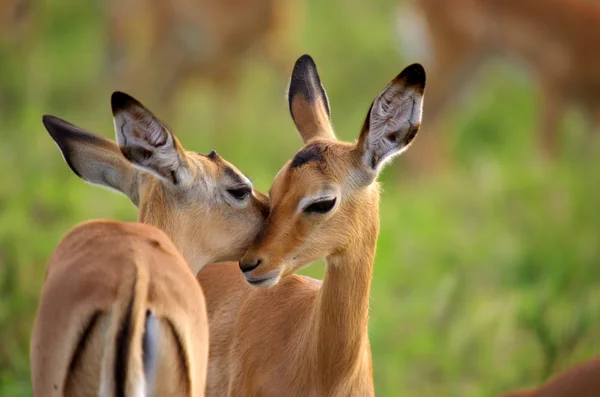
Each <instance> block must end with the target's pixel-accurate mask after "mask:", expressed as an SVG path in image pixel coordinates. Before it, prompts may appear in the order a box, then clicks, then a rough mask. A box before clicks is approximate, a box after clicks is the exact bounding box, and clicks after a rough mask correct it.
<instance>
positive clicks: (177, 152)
mask: <svg viewBox="0 0 600 397" xmlns="http://www.w3.org/2000/svg"><path fill="white" fill-rule="evenodd" d="M111 104H112V110H113V116H114V124H115V133H116V135H117V141H118V142H119V146H120V148H121V152H122V153H123V155H124V156H125V158H127V159H128V160H129V161H130V162H131V163H132V164H134V165H136V166H138V167H140V168H142V169H144V170H145V171H148V172H151V173H153V174H155V175H157V176H158V177H160V178H163V179H165V180H167V181H169V182H171V183H173V184H180V183H183V184H186V183H187V182H189V180H190V179H191V177H190V172H189V169H188V165H187V161H186V154H185V150H184V149H183V147H182V146H181V144H180V143H179V141H178V140H177V138H176V137H175V135H174V134H173V133H171V132H170V131H169V129H168V128H167V127H166V126H165V125H164V124H163V123H162V122H161V121H160V120H159V119H158V118H157V117H156V116H154V114H152V112H150V111H149V110H148V109H146V108H145V107H144V106H143V105H142V104H141V103H140V102H138V101H137V100H136V99H134V98H132V97H130V96H129V95H127V94H125V93H122V92H115V93H113V95H112V98H111Z"/></svg>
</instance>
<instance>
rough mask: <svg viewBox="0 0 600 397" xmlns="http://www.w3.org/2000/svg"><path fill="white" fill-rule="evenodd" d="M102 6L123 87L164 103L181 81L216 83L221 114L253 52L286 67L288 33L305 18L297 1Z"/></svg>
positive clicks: (180, 0)
mask: <svg viewBox="0 0 600 397" xmlns="http://www.w3.org/2000/svg"><path fill="white" fill-rule="evenodd" d="M107 7H108V15H109V18H108V25H107V28H108V37H109V46H110V50H111V52H112V53H113V57H114V65H113V70H114V75H115V77H116V82H118V84H119V85H118V87H119V88H120V89H126V90H128V91H132V92H135V93H136V95H142V94H143V95H145V96H148V95H155V96H154V99H156V100H157V101H160V103H162V104H166V105H169V104H170V103H171V102H172V101H173V99H174V97H175V96H176V94H177V92H178V91H179V90H180V89H181V88H182V87H183V86H184V84H186V83H188V82H189V81H190V80H192V79H196V80H202V81H204V82H207V83H209V84H210V85H211V86H212V87H213V88H214V94H215V95H216V96H218V97H219V98H218V110H219V111H220V112H226V111H227V110H228V108H231V106H232V103H231V102H232V100H233V99H234V98H233V96H234V95H233V94H234V93H235V91H236V90H237V85H238V79H239V72H240V70H243V68H242V67H241V66H242V65H243V63H244V62H245V60H246V58H247V57H248V55H249V54H250V53H258V54H261V55H263V56H264V57H266V58H267V61H268V62H269V63H271V64H272V65H274V66H275V67H276V69H278V71H279V72H280V73H281V74H282V75H283V74H287V73H288V72H289V68H290V67H291V65H290V64H289V59H290V57H289V52H290V46H291V44H292V43H291V41H292V33H293V32H294V26H295V25H296V24H297V23H298V22H299V20H300V19H302V17H301V15H300V12H301V11H302V7H301V2H300V1H298V0H174V1H169V2H163V1H155V2H146V1H141V0H126V1H121V0H111V1H109V2H108V3H107ZM149 82H152V84H148V83H149ZM144 87H148V88H149V89H147V90H146V89H144Z"/></svg>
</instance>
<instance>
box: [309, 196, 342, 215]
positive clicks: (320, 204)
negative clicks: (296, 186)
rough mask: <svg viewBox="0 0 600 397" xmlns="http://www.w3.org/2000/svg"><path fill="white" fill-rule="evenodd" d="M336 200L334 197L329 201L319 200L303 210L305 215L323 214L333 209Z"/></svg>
mask: <svg viewBox="0 0 600 397" xmlns="http://www.w3.org/2000/svg"><path fill="white" fill-rule="evenodd" d="M335 201H336V198H335V197H334V198H333V199H331V200H321V201H317V202H314V203H312V204H311V205H309V206H308V207H306V208H305V209H304V212H306V213H314V214H325V213H327V212H329V211H331V210H332V209H333V206H334V205H335Z"/></svg>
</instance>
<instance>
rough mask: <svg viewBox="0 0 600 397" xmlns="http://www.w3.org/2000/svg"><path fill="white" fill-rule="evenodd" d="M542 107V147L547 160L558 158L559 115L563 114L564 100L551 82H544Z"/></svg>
mask: <svg viewBox="0 0 600 397" xmlns="http://www.w3.org/2000/svg"><path fill="white" fill-rule="evenodd" d="M541 86H542V91H541V92H542V97H541V109H540V127H539V128H540V132H539V139H540V143H539V144H540V149H541V154H542V156H543V158H544V159H545V160H551V159H554V158H556V155H557V152H558V128H559V120H560V117H559V115H560V114H562V110H563V107H564V101H563V99H562V98H561V96H560V95H559V92H558V90H556V89H555V88H554V85H552V84H550V83H542V85H541Z"/></svg>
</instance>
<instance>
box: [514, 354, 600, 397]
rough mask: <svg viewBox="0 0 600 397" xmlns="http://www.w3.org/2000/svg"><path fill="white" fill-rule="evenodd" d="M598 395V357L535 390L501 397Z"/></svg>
mask: <svg viewBox="0 0 600 397" xmlns="http://www.w3.org/2000/svg"><path fill="white" fill-rule="evenodd" d="M598 395H600V356H597V357H594V358H592V359H590V360H588V361H586V362H584V363H581V364H579V365H576V366H574V367H573V368H570V369H568V370H566V371H564V372H562V373H560V374H558V375H556V376H554V377H552V378H551V379H550V380H548V381H547V382H546V383H544V384H543V385H541V386H540V387H537V388H532V389H527V390H520V391H516V392H511V393H508V394H503V395H502V397H562V396H569V397H595V396H598Z"/></svg>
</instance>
